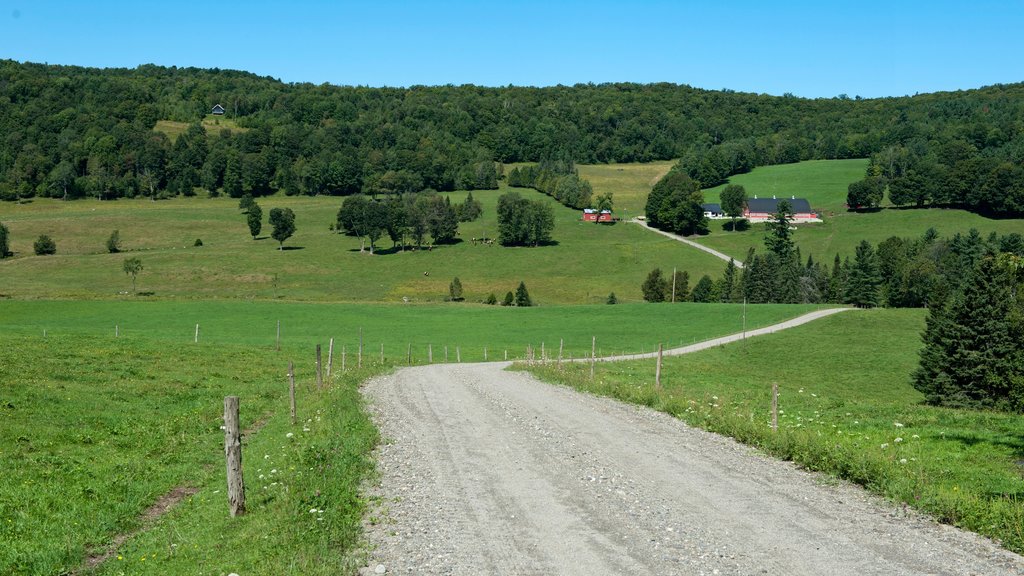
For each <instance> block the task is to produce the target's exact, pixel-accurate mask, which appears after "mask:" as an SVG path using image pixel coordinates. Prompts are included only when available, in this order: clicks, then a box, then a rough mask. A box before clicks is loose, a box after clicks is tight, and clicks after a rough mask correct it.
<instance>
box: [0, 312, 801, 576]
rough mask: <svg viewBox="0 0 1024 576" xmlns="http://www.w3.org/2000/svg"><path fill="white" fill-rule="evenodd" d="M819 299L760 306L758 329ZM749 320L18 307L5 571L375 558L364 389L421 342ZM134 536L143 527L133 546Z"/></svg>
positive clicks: (5, 403)
mask: <svg viewBox="0 0 1024 576" xmlns="http://www.w3.org/2000/svg"><path fill="white" fill-rule="evenodd" d="M809 309H811V307H809V306H796V305H793V306H787V305H758V306H748V307H747V310H746V320H747V327H748V328H754V327H757V326H763V325H767V324H771V323H775V322H778V321H781V320H784V319H787V318H791V317H795V316H797V315H799V314H801V313H803V312H805V311H807V310H809ZM277 320H281V327H282V328H281V350H280V351H277V350H276V349H275V348H276V346H275V341H276V328H277ZM195 323H200V334H199V342H198V343H197V342H195V332H194V324H195ZM115 326H116V336H115ZM741 328H742V307H741V306H736V305H722V304H677V305H672V304H662V305H643V304H633V305H628V304H624V305H620V306H547V307H537V308H502V307H489V306H479V305H478V306H472V305H458V304H449V305H440V304H439V305H421V306H402V305H374V304H326V303H286V302H241V301H237V300H233V301H217V302H204V301H195V302H192V301H188V302H177V301H158V302H110V301H89V302H73V301H0V412H2V417H3V418H4V420H3V421H4V426H3V427H0V466H3V468H4V469H5V470H7V471H8V472H7V473H5V474H4V475H2V476H0V518H3V519H4V521H2V523H0V541H3V542H4V545H3V546H0V573H44V574H50V573H65V572H68V571H72V570H75V569H76V568H78V567H80V566H84V564H85V563H86V562H87V558H88V557H89V556H92V555H102V554H103V553H104V552H106V551H109V550H113V554H112V555H111V556H110V557H109V558H108V559H107V560H106V561H105V562H103V563H102V564H101V565H100V566H99V568H97V570H96V571H97V572H98V573H100V574H119V573H131V574H178V573H181V574H184V573H189V574H196V573H198V574H226V573H230V572H237V573H240V574H244V573H253V574H334V573H337V572H338V571H339V567H346V566H347V567H348V568H352V564H353V563H358V562H359V555H358V548H357V543H358V535H359V523H360V521H361V519H362V514H363V511H364V504H365V503H364V502H363V501H361V500H360V499H359V496H358V491H357V487H358V485H359V482H360V481H362V480H363V479H364V478H366V475H367V474H369V473H370V470H371V468H372V464H371V459H370V454H369V452H370V450H371V449H372V447H373V445H374V443H375V442H376V440H377V438H376V432H375V431H374V429H373V427H372V426H371V425H370V424H369V421H368V420H367V417H366V415H365V412H364V411H363V407H362V404H361V401H360V399H359V395H358V392H357V386H358V383H359V382H361V381H362V380H364V379H365V378H367V377H369V376H371V375H373V374H375V373H380V372H381V371H383V370H388V369H391V367H393V366H395V365H402V364H405V363H406V361H407V357H406V353H407V351H408V350H409V348H408V344H409V343H412V344H413V361H414V362H416V363H424V362H426V361H427V356H426V353H427V352H426V349H427V348H426V347H427V345H431V346H432V350H433V358H434V361H435V362H442V361H444V347H445V346H447V347H448V358H449V361H451V362H455V361H456V359H457V356H456V355H457V354H461V355H462V360H463V361H464V362H465V361H480V360H482V355H483V347H489V353H490V358H491V359H501V358H503V357H504V350H505V349H506V348H507V349H509V352H510V357H515V358H522V357H523V356H524V354H525V349H526V346H527V345H531V346H533V347H534V348H535V349H536V350H537V354H538V355H539V353H540V346H541V344H542V343H545V345H546V349H545V350H546V352H547V353H548V354H549V355H552V356H556V355H557V346H558V339H562V338H564V340H565V344H566V346H565V354H566V355H567V356H568V355H569V354H572V355H574V356H576V357H579V356H582V355H584V354H589V351H590V346H591V341H592V340H591V338H593V337H596V338H597V342H598V351H599V353H602V354H610V353H617V352H620V351H626V352H629V351H641V350H646V351H650V350H651V349H652V348H653V346H654V345H655V342H656V341H662V342H673V343H684V344H685V343H690V342H692V341H694V340H704V339H707V338H711V337H715V336H719V335H722V334H727V333H732V332H735V331H737V330H739V329H741ZM44 330H45V336H44ZM360 333H361V334H362V337H363V342H364V350H365V353H364V356H363V359H362V360H363V368H362V370H358V369H356V367H357V364H358V362H359V356H358V343H359V335H360ZM330 337H335V338H336V341H335V349H334V358H333V368H334V379H333V381H334V383H333V385H331V386H328V387H326V388H325V389H323V390H318V389H316V387H315V385H314V383H315V377H314V374H315V353H314V350H315V345H316V344H318V343H319V344H322V345H323V348H322V358H323V362H324V363H325V364H326V362H327V355H328V346H327V344H328V339H329V338H330ZM381 342H384V343H385V345H386V346H385V359H384V362H380V360H379V351H380V343H381ZM343 349H344V350H345V352H346V355H345V358H344V361H343V358H342V354H343V352H342V351H343ZM499 355H500V356H499ZM289 361H291V362H294V365H295V371H296V380H297V384H298V389H299V393H298V413H299V418H298V424H297V425H295V426H292V425H291V423H290V421H289V414H288V412H289V404H288V380H287V377H286V373H287V366H288V362H289ZM343 362H344V364H343ZM343 366H344V369H343ZM226 395H238V396H240V397H241V406H242V425H243V427H246V428H250V429H251V431H250V432H249V433H247V434H246V436H245V438H246V445H245V447H244V454H243V467H244V474H245V478H246V482H247V486H248V503H249V513H248V514H246V515H245V516H244V517H241V518H236V519H234V520H232V519H230V518H229V517H228V507H227V501H226V494H225V488H224V486H225V483H224V460H223V435H224V433H223V431H222V430H221V429H220V425H221V416H222V413H223V412H222V410H223V408H222V406H223V397H224V396H226ZM289 434H290V436H289ZM175 489H181V490H185V491H186V492H185V497H184V499H183V500H182V501H181V502H180V503H178V505H177V506H176V507H175V508H174V509H173V510H172V511H171V512H170V513H168V514H167V515H165V516H160V517H157V518H153V519H149V520H145V519H143V515H144V512H145V511H146V510H147V508H149V507H150V506H151V505H152V504H153V503H154V502H156V501H157V500H158V499H160V498H161V497H162V496H164V495H166V494H169V493H172V492H173V491H174V490H175ZM140 528H141V529H143V530H142V531H141V532H139V533H138V534H134V535H133V533H134V531H136V530H139V529H140ZM118 535H130V536H131V537H130V538H128V539H127V540H125V541H124V542H123V543H121V544H120V545H117V546H116V549H114V548H115V546H114V543H115V542H116V541H115V538H116V537H117V536H118ZM341 571H343V572H344V570H341ZM87 572H89V570H84V571H83V573H87Z"/></svg>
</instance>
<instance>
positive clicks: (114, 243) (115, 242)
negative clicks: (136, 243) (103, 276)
mask: <svg viewBox="0 0 1024 576" xmlns="http://www.w3.org/2000/svg"><path fill="white" fill-rule="evenodd" d="M120 251H121V233H120V232H118V231H117V230H114V231H113V232H111V233H110V238H107V252H110V253H111V254H117V253H118V252H120Z"/></svg>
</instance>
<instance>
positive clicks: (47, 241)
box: [32, 234, 57, 256]
mask: <svg viewBox="0 0 1024 576" xmlns="http://www.w3.org/2000/svg"><path fill="white" fill-rule="evenodd" d="M32 249H33V250H34V251H35V253H36V256H45V255H48V254H56V253H57V243H56V242H54V241H53V238H50V237H49V236H47V235H46V234H40V235H39V238H37V239H36V241H35V243H34V244H32Z"/></svg>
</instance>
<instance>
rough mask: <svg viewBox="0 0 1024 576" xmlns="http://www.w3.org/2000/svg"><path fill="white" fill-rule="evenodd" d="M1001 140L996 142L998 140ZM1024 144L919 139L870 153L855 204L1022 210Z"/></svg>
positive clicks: (854, 189)
mask: <svg viewBox="0 0 1024 576" xmlns="http://www.w3.org/2000/svg"><path fill="white" fill-rule="evenodd" d="M997 141H998V140H997ZM1022 162H1024V146H1017V145H1010V146H1003V147H987V148H986V147H983V148H981V149H979V148H978V147H977V146H976V145H975V144H973V143H971V142H969V141H966V140H963V139H954V140H949V141H941V142H934V141H915V142H912V143H910V144H908V145H896V146H888V147H886V148H884V149H883V150H881V151H879V152H876V153H875V154H872V155H871V162H870V163H869V164H868V168H867V172H866V174H865V176H864V178H863V179H862V180H859V181H857V182H854V183H852V184H850V186H849V191H848V194H847V204H848V205H849V206H850V207H851V208H855V209H856V208H875V207H878V206H879V205H881V203H882V200H883V198H884V196H885V194H886V192H887V193H888V196H889V201H890V202H892V203H893V204H894V205H896V206H917V207H923V206H953V207H960V208H966V209H968V210H973V211H976V212H981V213H986V214H995V215H1020V214H1024V164H1022Z"/></svg>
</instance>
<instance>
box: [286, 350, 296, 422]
mask: <svg viewBox="0 0 1024 576" xmlns="http://www.w3.org/2000/svg"><path fill="white" fill-rule="evenodd" d="M288 398H289V399H290V400H291V407H292V426H295V365H294V364H292V362H291V361H290V360H289V361H288Z"/></svg>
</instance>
